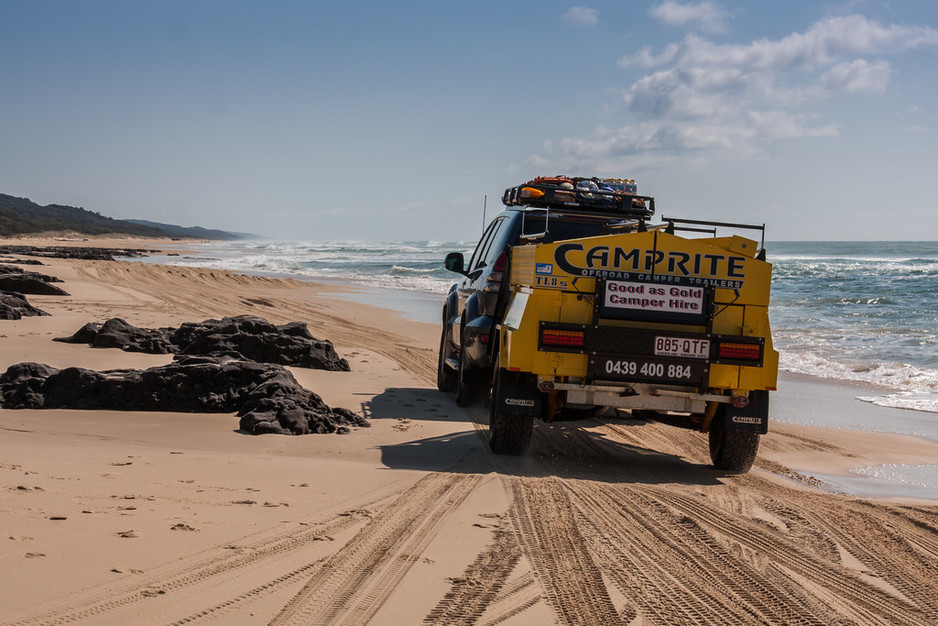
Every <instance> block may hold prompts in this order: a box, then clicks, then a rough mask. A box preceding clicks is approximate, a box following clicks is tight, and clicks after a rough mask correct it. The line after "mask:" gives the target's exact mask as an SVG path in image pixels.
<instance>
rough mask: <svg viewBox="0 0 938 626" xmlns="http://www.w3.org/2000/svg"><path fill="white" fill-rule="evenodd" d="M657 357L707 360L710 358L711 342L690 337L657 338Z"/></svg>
mask: <svg viewBox="0 0 938 626" xmlns="http://www.w3.org/2000/svg"><path fill="white" fill-rule="evenodd" d="M655 356H673V357H680V358H684V359H706V358H709V356H710V340H709V339H692V338H688V337H666V336H659V337H655Z"/></svg>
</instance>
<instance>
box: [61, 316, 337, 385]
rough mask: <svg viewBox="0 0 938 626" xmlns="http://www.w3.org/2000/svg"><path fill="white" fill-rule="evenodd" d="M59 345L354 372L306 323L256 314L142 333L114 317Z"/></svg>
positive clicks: (82, 329) (329, 344)
mask: <svg viewBox="0 0 938 626" xmlns="http://www.w3.org/2000/svg"><path fill="white" fill-rule="evenodd" d="M55 341H63V342H66V343H87V344H90V345H92V346H94V347H97V348H120V349H122V350H126V351H128V352H146V353H150V354H169V353H180V354H186V355H199V354H213V353H218V352H229V353H237V354H240V355H241V356H243V357H244V358H247V359H251V360H254V361H257V362H259V363H276V364H279V365H292V366H296V367H308V368H312V369H322V370H327V371H334V372H347V371H349V369H350V368H349V364H348V361H346V360H345V359H343V358H340V357H339V355H338V354H337V353H336V351H335V348H334V347H333V345H332V342H330V341H327V340H323V339H316V338H315V337H313V336H312V335H311V334H310V332H309V330H308V329H307V327H306V324H305V323H303V322H292V323H290V324H283V325H281V326H276V325H274V324H271V323H270V322H268V321H267V320H266V319H264V318H262V317H256V316H252V315H240V316H237V317H226V318H223V319H221V320H215V319H210V320H205V321H204V322H188V323H185V324H183V325H182V326H180V327H179V328H178V329H175V330H174V329H172V328H156V329H147V328H137V327H135V326H132V325H130V324H128V323H127V322H126V321H124V320H122V319H119V318H113V319H110V320H108V321H106V322H104V324H94V323H90V324H86V325H85V326H84V327H82V328H81V329H79V330H78V332H76V333H75V334H74V335H72V336H71V337H61V338H58V339H56V340H55Z"/></svg>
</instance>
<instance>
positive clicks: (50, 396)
mask: <svg viewBox="0 0 938 626" xmlns="http://www.w3.org/2000/svg"><path fill="white" fill-rule="evenodd" d="M0 405H2V406H3V407H4V408H7V409H56V408H68V409H88V410H122V411H178V412H185V413H230V412H232V411H236V412H237V415H238V417H240V418H241V419H240V429H241V430H242V431H244V432H246V433H250V434H255V435H257V434H262V433H279V434H284V435H290V434H292V435H305V434H310V433H339V434H344V433H347V432H349V427H350V426H369V425H370V424H369V423H368V422H367V421H366V420H365V418H363V417H361V416H360V415H357V414H356V413H354V412H352V411H349V410H348V409H341V408H335V409H333V408H330V407H329V406H327V405H326V404H325V403H324V402H323V401H322V398H320V397H319V395H317V394H316V393H314V392H312V391H309V390H307V389H304V388H303V387H302V386H300V384H299V383H298V382H297V381H296V379H295V378H294V377H293V375H292V374H291V373H290V372H289V371H287V370H286V369H284V368H283V367H282V366H280V365H274V364H270V363H257V362H255V361H250V360H246V359H244V358H241V357H240V355H213V356H182V355H177V356H176V357H175V360H174V362H173V363H170V364H169V365H164V366H161V367H152V368H149V369H146V370H109V371H104V372H97V371H93V370H87V369H82V368H77V367H70V368H66V369H62V370H59V369H56V368H53V367H49V366H48V365H42V364H39V363H19V364H17V365H13V366H11V367H10V368H9V369H7V371H6V372H5V373H4V374H2V375H0Z"/></svg>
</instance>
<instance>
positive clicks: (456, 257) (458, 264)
mask: <svg viewBox="0 0 938 626" xmlns="http://www.w3.org/2000/svg"><path fill="white" fill-rule="evenodd" d="M465 263H466V261H465V259H464V258H463V255H462V252H450V253H449V254H447V255H446V260H445V261H443V267H445V268H446V269H448V270H449V271H451V272H456V273H457V274H465V273H466V272H465V267H464V265H465Z"/></svg>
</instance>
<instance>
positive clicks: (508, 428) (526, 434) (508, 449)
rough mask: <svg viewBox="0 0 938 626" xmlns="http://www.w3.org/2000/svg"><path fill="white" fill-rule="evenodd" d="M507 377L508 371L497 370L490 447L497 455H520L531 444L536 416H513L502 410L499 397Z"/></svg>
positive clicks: (491, 404) (494, 381)
mask: <svg viewBox="0 0 938 626" xmlns="http://www.w3.org/2000/svg"><path fill="white" fill-rule="evenodd" d="M506 375H507V373H506V370H504V369H502V368H500V367H496V368H495V373H494V374H493V380H492V400H491V402H490V404H489V447H490V448H491V449H492V452H494V453H495V454H511V455H519V454H524V452H525V451H526V450H527V449H528V446H529V445H530V444H531V431H532V430H534V416H533V415H512V414H509V413H505V412H504V411H502V410H501V407H500V404H499V396H500V395H501V394H500V389H501V386H502V381H503V379H504V377H505V376H506Z"/></svg>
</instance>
